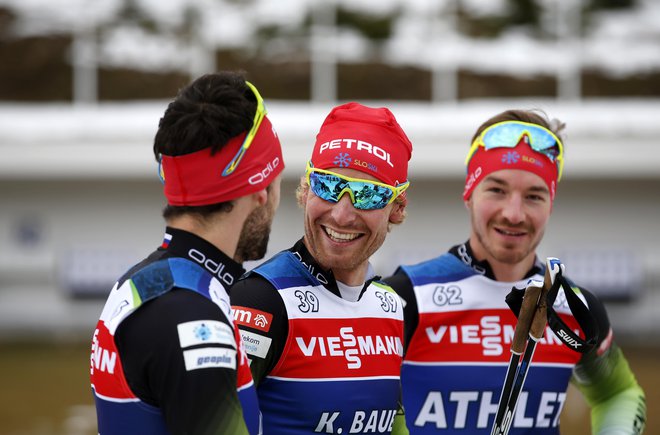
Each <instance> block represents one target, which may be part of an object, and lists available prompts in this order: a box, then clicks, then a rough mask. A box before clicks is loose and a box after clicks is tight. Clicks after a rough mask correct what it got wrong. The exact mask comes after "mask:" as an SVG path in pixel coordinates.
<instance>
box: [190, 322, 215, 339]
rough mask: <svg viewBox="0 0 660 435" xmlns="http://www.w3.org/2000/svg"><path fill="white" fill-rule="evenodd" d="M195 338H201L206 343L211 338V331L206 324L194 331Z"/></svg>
mask: <svg viewBox="0 0 660 435" xmlns="http://www.w3.org/2000/svg"><path fill="white" fill-rule="evenodd" d="M194 333H195V337H197V338H199V339H200V340H202V341H206V340H208V339H209V338H211V329H210V328H209V327H208V326H206V324H205V323H202V324H201V325H199V326H198V327H197V328H195V330H194Z"/></svg>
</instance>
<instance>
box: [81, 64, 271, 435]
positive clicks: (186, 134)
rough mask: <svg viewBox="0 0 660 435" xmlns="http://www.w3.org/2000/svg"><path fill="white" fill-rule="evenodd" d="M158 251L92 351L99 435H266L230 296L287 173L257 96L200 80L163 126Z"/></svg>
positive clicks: (110, 308) (258, 254) (120, 289)
mask: <svg viewBox="0 0 660 435" xmlns="http://www.w3.org/2000/svg"><path fill="white" fill-rule="evenodd" d="M153 149H154V154H155V156H156V159H157V161H158V163H159V173H160V176H161V178H162V180H163V183H164V193H165V196H166V198H167V206H166V207H165V209H164V211H163V216H164V218H165V221H166V224H167V227H166V229H165V237H164V240H163V242H162V245H161V246H160V247H159V248H158V249H156V250H155V251H154V252H153V253H151V254H150V255H149V256H148V257H147V258H146V259H145V260H143V261H142V262H140V263H139V264H137V265H136V266H134V267H132V268H131V269H130V270H129V271H128V272H126V274H124V276H122V277H121V278H120V279H119V280H118V281H117V283H116V284H115V286H114V288H113V289H112V291H111V293H110V295H109V297H108V300H107V302H106V305H105V307H104V309H103V312H102V314H101V318H100V320H99V322H98V324H97V327H96V330H95V332H94V336H93V341H92V355H91V382H92V389H93V392H94V398H95V402H96V410H97V416H98V425H99V433H100V434H101V435H114V434H117V435H119V434H122V435H125V434H147V433H148V434H184V433H185V434H246V433H258V432H259V430H260V429H259V410H258V406H257V399H256V393H255V391H254V384H253V381H252V377H251V374H250V370H249V366H248V364H247V357H246V354H245V351H244V349H243V346H242V341H241V340H240V337H239V335H238V330H237V329H236V327H235V326H234V323H233V316H232V313H231V307H230V303H229V295H228V291H229V289H230V288H231V286H232V285H233V284H234V283H235V282H236V281H237V280H238V278H239V277H240V276H241V275H242V274H243V272H244V269H243V268H242V266H241V263H242V262H243V261H247V260H257V259H260V258H262V257H263V256H264V254H265V252H266V248H267V244H268V236H269V233H270V227H271V223H272V220H273V216H274V213H275V210H276V209H277V206H278V205H279V199H280V173H281V172H282V170H283V168H284V162H283V161H282V150H281V147H280V142H279V139H278V137H277V135H276V133H275V130H274V129H273V127H272V125H271V123H270V121H269V120H268V118H267V117H266V109H265V107H264V103H263V100H262V98H261V96H260V95H259V93H258V92H257V90H256V88H255V87H254V86H253V85H252V84H251V83H249V82H247V81H245V79H244V78H243V77H242V76H241V75H240V74H237V73H230V72H222V73H218V74H209V75H205V76H202V77H200V78H198V79H197V80H195V81H194V82H193V83H191V84H190V85H188V86H187V87H185V88H183V89H182V90H181V91H180V92H179V94H178V95H177V97H176V99H175V100H174V101H172V102H171V103H170V104H169V106H168V107H167V110H166V111H165V114H164V115H163V117H162V118H161V120H160V123H159V126H158V132H157V133H156V137H155V140H154V147H153Z"/></svg>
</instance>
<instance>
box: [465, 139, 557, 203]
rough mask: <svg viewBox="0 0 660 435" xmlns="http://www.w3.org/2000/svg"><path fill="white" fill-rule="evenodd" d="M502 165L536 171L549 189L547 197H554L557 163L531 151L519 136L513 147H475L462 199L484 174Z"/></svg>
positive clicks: (466, 196) (500, 167)
mask: <svg viewBox="0 0 660 435" xmlns="http://www.w3.org/2000/svg"><path fill="white" fill-rule="evenodd" d="M502 169H521V170H523V171H528V172H531V173H533V174H536V175H538V176H539V177H541V178H542V179H543V181H544V182H545V184H546V185H547V186H548V189H549V190H550V199H551V200H554V199H555V190H556V186H557V165H556V164H555V163H553V162H551V161H550V159H548V157H546V156H545V155H543V154H541V153H538V152H536V151H534V150H533V149H532V148H531V147H530V146H529V145H528V144H527V142H526V141H525V136H523V137H522V138H521V139H520V142H518V145H516V146H515V148H491V149H490V150H486V148H484V147H483V146H480V147H479V148H477V151H476V152H475V153H474V154H473V155H472V158H471V159H470V162H469V163H468V167H467V177H466V178H465V190H464V191H463V200H465V201H467V200H468V199H470V195H472V191H473V190H474V188H475V187H477V184H479V183H480V182H481V180H483V179H484V178H485V177H486V175H488V174H490V173H492V172H495V171H499V170H502Z"/></svg>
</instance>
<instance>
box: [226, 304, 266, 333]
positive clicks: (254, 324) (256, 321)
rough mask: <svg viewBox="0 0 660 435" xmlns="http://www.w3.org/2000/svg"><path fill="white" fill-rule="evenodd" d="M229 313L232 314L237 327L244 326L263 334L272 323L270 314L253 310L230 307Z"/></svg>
mask: <svg viewBox="0 0 660 435" xmlns="http://www.w3.org/2000/svg"><path fill="white" fill-rule="evenodd" d="M231 311H232V313H233V314H234V322H235V323H236V324H237V325H244V326H247V327H248V328H254V329H259V330H261V331H264V332H268V330H269V329H270V324H271V322H272V321H273V315H272V314H270V313H267V312H265V311H260V310H255V309H254V308H247V307H239V306H232V307H231Z"/></svg>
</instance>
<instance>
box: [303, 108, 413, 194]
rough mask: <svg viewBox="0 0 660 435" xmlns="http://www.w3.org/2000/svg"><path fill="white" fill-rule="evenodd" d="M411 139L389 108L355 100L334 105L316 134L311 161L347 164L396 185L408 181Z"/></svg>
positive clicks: (322, 166) (327, 165) (325, 164)
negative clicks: (376, 106) (354, 101)
mask: <svg viewBox="0 0 660 435" xmlns="http://www.w3.org/2000/svg"><path fill="white" fill-rule="evenodd" d="M411 154H412V143H411V142H410V140H409V139H408V136H406V134H405V133H404V132H403V130H402V129H401V126H400V125H399V123H398V122H397V121H396V119H395V118H394V115H393V114H392V112H390V111H389V110H388V109H386V108H384V107H383V108H372V107H367V106H363V105H361V104H359V103H347V104H342V105H341V106H337V107H335V108H334V109H332V111H331V112H330V113H329V114H328V116H327V117H326V118H325V121H324V122H323V125H321V129H320V130H319V133H318V134H317V135H316V143H315V144H314V150H313V151H312V158H311V161H312V165H314V167H315V168H318V169H332V168H349V169H356V170H358V171H360V172H364V173H366V174H370V175H372V176H374V177H375V178H376V179H378V180H379V181H380V182H382V183H385V184H389V185H390V186H397V185H399V184H402V183H405V182H406V181H408V161H409V160H410V156H411Z"/></svg>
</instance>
